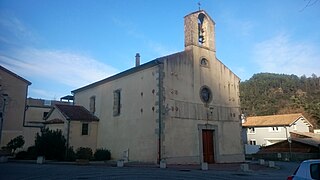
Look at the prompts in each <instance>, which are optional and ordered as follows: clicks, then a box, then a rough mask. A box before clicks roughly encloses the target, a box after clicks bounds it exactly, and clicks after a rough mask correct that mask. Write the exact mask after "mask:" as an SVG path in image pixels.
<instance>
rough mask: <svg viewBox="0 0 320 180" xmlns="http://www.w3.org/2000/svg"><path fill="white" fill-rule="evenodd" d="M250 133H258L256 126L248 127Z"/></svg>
mask: <svg viewBox="0 0 320 180" xmlns="http://www.w3.org/2000/svg"><path fill="white" fill-rule="evenodd" d="M248 133H249V134H254V133H256V130H255V129H254V127H251V128H248Z"/></svg>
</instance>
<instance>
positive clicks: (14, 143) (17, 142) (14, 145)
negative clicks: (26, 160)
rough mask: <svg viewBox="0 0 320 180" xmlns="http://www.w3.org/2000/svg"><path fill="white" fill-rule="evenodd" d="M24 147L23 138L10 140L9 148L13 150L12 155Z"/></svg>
mask: <svg viewBox="0 0 320 180" xmlns="http://www.w3.org/2000/svg"><path fill="white" fill-rule="evenodd" d="M23 145H24V139H23V136H21V135H20V136H17V137H15V138H13V139H11V140H10V142H8V144H7V148H8V149H10V150H11V151H12V150H13V152H12V153H15V151H16V149H18V148H21V147H22V146H23Z"/></svg>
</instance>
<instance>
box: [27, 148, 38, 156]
mask: <svg viewBox="0 0 320 180" xmlns="http://www.w3.org/2000/svg"><path fill="white" fill-rule="evenodd" d="M27 152H28V157H27V158H28V159H37V151H36V146H30V147H28V150H27Z"/></svg>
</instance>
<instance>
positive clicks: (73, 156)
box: [65, 146, 76, 161]
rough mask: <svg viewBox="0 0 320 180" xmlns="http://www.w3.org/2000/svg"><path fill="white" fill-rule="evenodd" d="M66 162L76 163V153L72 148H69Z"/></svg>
mask: <svg viewBox="0 0 320 180" xmlns="http://www.w3.org/2000/svg"><path fill="white" fill-rule="evenodd" d="M65 160H66V161H75V160H76V153H75V152H74V150H73V147H72V146H71V147H69V148H68V150H67V154H66V157H65Z"/></svg>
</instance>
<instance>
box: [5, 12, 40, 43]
mask: <svg viewBox="0 0 320 180" xmlns="http://www.w3.org/2000/svg"><path fill="white" fill-rule="evenodd" d="M0 29H1V31H0V42H1V43H5V44H9V45H15V46H19V45H20V44H21V43H35V42H38V40H39V37H38V36H37V35H36V34H35V33H33V32H32V31H30V30H29V27H28V26H26V25H25V24H24V23H23V22H22V21H20V20H19V19H18V18H17V17H16V16H14V15H13V14H11V13H9V12H7V11H3V12H0Z"/></svg>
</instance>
